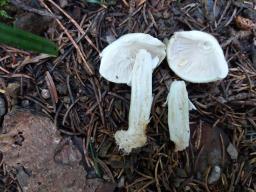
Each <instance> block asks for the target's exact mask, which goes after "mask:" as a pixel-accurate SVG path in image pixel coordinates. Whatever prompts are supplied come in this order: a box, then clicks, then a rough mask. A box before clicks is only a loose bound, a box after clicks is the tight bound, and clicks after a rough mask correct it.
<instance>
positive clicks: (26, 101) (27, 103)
mask: <svg viewBox="0 0 256 192" xmlns="http://www.w3.org/2000/svg"><path fill="white" fill-rule="evenodd" d="M29 104H30V102H29V100H27V99H24V100H22V101H21V106H22V107H24V108H26V107H28V106H29Z"/></svg>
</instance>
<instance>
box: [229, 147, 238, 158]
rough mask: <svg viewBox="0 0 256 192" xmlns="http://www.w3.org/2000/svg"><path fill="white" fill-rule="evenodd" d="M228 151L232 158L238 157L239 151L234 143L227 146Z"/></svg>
mask: <svg viewBox="0 0 256 192" xmlns="http://www.w3.org/2000/svg"><path fill="white" fill-rule="evenodd" d="M227 152H228V154H229V156H230V158H231V159H232V160H236V159H237V157H238V152H237V150H236V148H235V146H234V145H233V144H232V143H229V145H228V147H227Z"/></svg>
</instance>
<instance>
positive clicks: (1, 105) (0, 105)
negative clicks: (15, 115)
mask: <svg viewBox="0 0 256 192" xmlns="http://www.w3.org/2000/svg"><path fill="white" fill-rule="evenodd" d="M5 113H6V107H5V100H4V98H3V97H0V117H2V116H3V115H4V114H5Z"/></svg>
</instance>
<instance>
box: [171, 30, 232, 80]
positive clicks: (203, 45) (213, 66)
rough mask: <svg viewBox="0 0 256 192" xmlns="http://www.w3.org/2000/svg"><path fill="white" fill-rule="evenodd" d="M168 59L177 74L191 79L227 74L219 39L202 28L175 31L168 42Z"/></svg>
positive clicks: (219, 76) (206, 78) (218, 78)
mask: <svg viewBox="0 0 256 192" xmlns="http://www.w3.org/2000/svg"><path fill="white" fill-rule="evenodd" d="M167 60H168V64H169V66H170V68H171V69H172V70H173V71H174V72H175V74H176V75H178V76H179V77H180V78H182V79H184V80H186V81H189V82H193V83H207V82H212V81H216V80H220V79H223V78H225V77H226V76H227V74H228V65H227V62H226V60H225V57H224V54H223V51H222V49H221V47H220V45H219V43H218V41H217V40H216V39H215V37H213V36H212V35H210V34H208V33H205V32H201V31H182V32H175V33H174V35H173V36H172V37H171V39H170V41H169V42H168V45H167Z"/></svg>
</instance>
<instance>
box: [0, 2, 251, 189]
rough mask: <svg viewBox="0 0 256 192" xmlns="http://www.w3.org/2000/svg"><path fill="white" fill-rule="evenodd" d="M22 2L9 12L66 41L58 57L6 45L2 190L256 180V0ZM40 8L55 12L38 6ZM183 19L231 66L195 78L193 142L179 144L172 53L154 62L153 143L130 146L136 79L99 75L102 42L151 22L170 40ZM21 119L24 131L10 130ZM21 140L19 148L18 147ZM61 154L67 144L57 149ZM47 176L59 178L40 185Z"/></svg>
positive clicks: (0, 55) (212, 185) (234, 185)
mask: <svg viewBox="0 0 256 192" xmlns="http://www.w3.org/2000/svg"><path fill="white" fill-rule="evenodd" d="M54 2H55V3H54ZM94 2H97V1H94ZM13 3H14V4H15V1H11V3H10V7H9V8H8V10H7V12H8V13H9V14H10V15H11V16H12V19H3V21H4V22H5V23H7V24H12V23H13V22H14V24H15V25H16V26H18V27H20V28H23V29H24V30H27V31H31V32H33V33H36V34H40V35H41V36H44V37H46V38H48V39H50V40H52V41H54V42H55V43H56V44H57V45H58V47H59V50H60V51H59V56H58V57H50V56H47V55H44V54H34V53H31V52H26V51H23V50H19V49H15V48H12V47H9V46H6V45H0V89H1V95H0V114H1V124H2V125H1V127H2V128H1V131H2V133H3V134H1V135H0V147H1V148H0V151H2V153H0V154H1V155H0V166H1V169H0V191H6V192H7V191H8V192H9V191H20V189H23V190H25V191H26V190H27V191H33V190H36V191H60V190H61V189H63V188H62V187H63V186H61V185H62V184H63V183H65V182H67V183H68V182H70V181H71V180H72V181H73V180H76V184H74V183H73V185H78V187H77V186H75V187H77V188H72V187H71V188H70V190H69V191H78V189H79V190H80V191H86V192H108V191H109V192H111V191H132V192H133V191H148V192H153V191H158V192H159V191H173V192H176V191H197V192H199V191H202V192H205V191H208V192H209V191H230V192H231V191H248V192H253V191H256V28H255V26H256V10H255V9H256V5H255V3H253V1H242V0H239V1H226V0H219V1H213V0H201V1H192V0H184V1H182V0H181V1H172V0H148V1H147V0H131V1H128V0H119V1H117V2H115V1H106V3H105V4H95V3H89V2H86V1H82V0H78V1H72V0H59V1H52V0H44V1H43V0H40V1H24V4H23V5H25V7H24V6H17V5H16V6H14V4H13ZM32 8H34V9H35V10H42V11H44V12H47V13H49V12H52V13H53V14H54V16H42V15H38V13H35V12H36V11H34V9H32ZM24 9H25V10H24ZM13 19H15V21H13ZM182 30H200V31H205V32H208V33H210V34H212V35H213V36H215V37H216V38H217V39H218V41H219V43H220V45H221V47H222V48H223V51H224V54H225V57H226V60H227V61H228V65H229V74H228V76H227V77H226V78H225V79H223V80H221V81H218V82H213V83H207V84H194V83H189V82H186V85H187V90H188V94H189V98H190V100H191V101H192V103H193V104H194V105H195V107H196V108H197V110H194V111H191V112H190V129H191V142H190V145H189V147H188V148H187V149H186V150H184V151H181V152H175V151H174V144H173V143H172V142H171V141H170V137H169V131H168V124H167V106H166V105H165V102H166V97H167V94H168V90H169V87H170V84H171V82H172V81H174V80H176V79H179V77H177V76H176V75H175V74H174V73H173V72H172V71H171V69H170V68H169V66H168V64H167V61H166V60H164V61H163V62H162V64H161V65H160V66H159V67H158V68H156V70H155V71H154V73H153V95H154V100H153V105H152V110H151V121H150V123H149V125H148V128H147V144H146V145H145V146H144V147H142V148H139V149H136V150H133V151H132V153H131V154H129V155H126V154H123V152H122V151H120V150H119V149H118V146H117V145H116V143H115V140H114V137H113V135H114V133H115V132H116V131H117V130H120V129H127V127H128V113H129V104H130V96H131V94H130V93H131V89H130V87H129V86H127V85H122V84H114V83H110V82H108V81H107V80H105V79H104V78H103V77H101V76H100V74H99V65H100V56H99V53H100V52H101V51H102V50H103V49H104V48H105V47H106V46H107V45H108V44H109V43H111V42H113V41H114V40H115V39H117V38H118V37H120V36H122V35H124V34H127V33H132V32H142V33H148V34H150V35H152V36H154V37H157V38H159V39H160V40H162V41H164V40H165V39H169V38H170V37H171V36H172V35H173V33H174V32H176V31H182ZM124 51H125V50H124ZM88 69H91V70H88ZM49 119H51V120H52V121H49ZM51 122H52V123H51ZM17 126H18V127H17ZM13 127H15V130H16V132H15V133H16V135H15V134H13V135H11V134H9V136H8V137H5V134H6V132H8V131H9V132H10V130H9V129H14V128H13ZM52 127H53V128H57V130H58V131H57V132H58V133H57V136H56V137H55V136H53V135H54V134H55V131H54V133H53V132H47V133H45V132H44V131H45V130H48V129H49V130H50V128H52ZM30 129H37V131H31V130H30ZM21 130H22V131H21ZM38 130H41V131H38ZM4 131H6V132H4ZM12 133H13V132H12ZM17 133H18V136H17ZM10 135H11V136H10ZM52 137H54V139H56V138H59V140H61V142H60V143H61V144H62V145H60V146H58V147H57V150H56V149H55V147H56V146H55V144H53V143H51V141H49V140H50V139H49V138H52ZM8 138H9V139H8ZM1 143H2V144H1ZM3 143H4V144H3ZM10 143H11V147H10V146H9V147H7V146H8V144H9V145H10ZM23 143H24V144H23ZM37 143H38V145H37ZM39 144H40V145H39ZM66 144H69V145H71V147H70V148H67V147H66ZM15 145H17V146H18V149H19V151H18V152H16V153H15V154H12V153H13V152H12V150H14V149H13V147H14V148H15ZM19 147H22V149H20V148H19ZM37 147H38V148H37ZM65 147H66V148H65ZM63 148H65V150H66V151H65V150H64V152H63ZM16 149H17V147H16ZM32 149H33V150H32ZM76 150H77V151H79V154H77V151H76ZM60 151H61V152H60ZM56 153H58V154H61V155H59V156H61V157H56V158H57V160H56V158H55V156H56ZM10 154H12V155H10ZM47 155H48V156H49V155H50V157H45V156H47ZM67 156H68V157H67ZM6 157H7V158H6ZM44 157H45V158H44ZM19 158H21V159H23V160H22V161H20V162H26V163H27V166H28V167H26V166H24V165H21V164H22V163H20V162H19V160H18V159H19ZM47 158H52V159H53V158H54V160H55V161H54V162H52V161H51V160H49V159H48V160H46V159H47ZM58 158H60V159H61V160H59V161H61V163H60V164H61V166H63V167H65V166H66V164H69V163H70V162H71V163H70V164H72V165H70V166H74V167H75V168H73V167H72V169H73V170H76V169H77V170H79V171H71V169H69V168H67V167H65V168H63V169H62V168H61V167H58V168H56V165H55V163H58V162H59V161H58ZM65 158H67V159H68V161H66V160H65ZM74 159H75V160H74ZM48 161H49V162H50V163H48ZM40 163H42V164H40ZM74 163H76V164H74ZM34 164H35V165H34ZM15 165H16V166H15ZM17 165H19V167H17ZM29 166H32V167H33V168H35V167H37V168H38V167H40V166H45V167H44V168H42V169H40V170H37V171H38V173H37V174H38V175H41V176H42V177H40V178H36V177H35V179H34V180H35V181H31V182H32V183H30V180H31V179H30V177H31V176H32V177H34V176H33V174H35V172H33V171H34V170H29ZM13 167H14V168H13ZM21 167H22V168H21ZM45 169H46V170H47V171H45ZM55 169H56V171H55ZM42 170H44V171H45V172H44V173H42ZM49 170H50V171H49ZM57 170H58V171H57ZM40 171H41V172H40ZM80 171H82V172H80ZM48 174H51V175H48ZM62 176H63V177H65V178H64V179H62ZM47 177H49V178H50V177H51V179H52V180H51V181H48V180H47ZM58 177H60V178H59V179H56V178H58ZM45 178H46V180H47V181H45V180H44V179H45ZM40 179H41V180H40ZM55 179H56V183H57V184H56V183H54V181H55ZM44 182H45V183H46V184H47V183H48V184H49V186H44V188H42V187H41V188H40V185H43V184H45V183H44ZM58 182H59V183H58ZM48 184H47V185H48ZM30 185H38V186H30ZM52 185H55V186H54V187H56V188H54V187H51V186H52ZM84 185H86V186H84ZM30 187H31V188H30ZM58 187H59V188H58ZM32 189H33V190H32ZM43 189H44V190H43ZM63 191H64V190H63ZM66 191H68V190H66Z"/></svg>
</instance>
